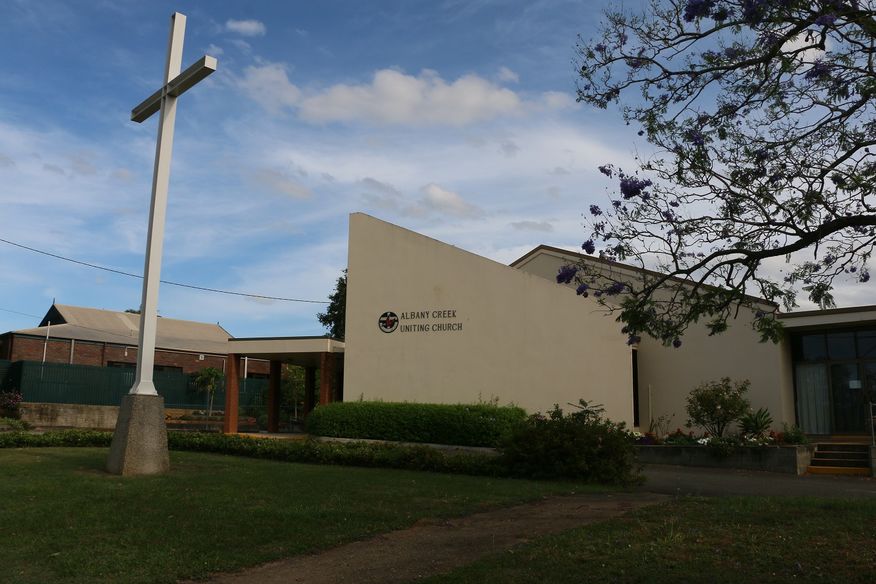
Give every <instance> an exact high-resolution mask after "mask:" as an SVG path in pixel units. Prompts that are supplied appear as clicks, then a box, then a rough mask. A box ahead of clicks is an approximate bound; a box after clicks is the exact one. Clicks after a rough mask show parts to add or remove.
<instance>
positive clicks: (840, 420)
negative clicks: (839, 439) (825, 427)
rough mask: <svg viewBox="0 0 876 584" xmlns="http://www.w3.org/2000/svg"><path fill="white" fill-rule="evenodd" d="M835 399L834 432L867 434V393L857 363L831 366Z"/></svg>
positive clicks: (832, 390)
mask: <svg viewBox="0 0 876 584" xmlns="http://www.w3.org/2000/svg"><path fill="white" fill-rule="evenodd" d="M830 388H831V392H832V394H833V395H832V397H833V431H834V433H836V434H856V433H861V432H865V431H866V430H867V426H866V425H865V423H864V422H865V419H864V411H865V409H866V408H865V404H866V400H865V399H864V398H865V395H866V393H867V392H866V391H865V390H864V383H863V381H862V380H861V376H860V375H859V372H858V364H857V363H834V364H832V365H831V366H830Z"/></svg>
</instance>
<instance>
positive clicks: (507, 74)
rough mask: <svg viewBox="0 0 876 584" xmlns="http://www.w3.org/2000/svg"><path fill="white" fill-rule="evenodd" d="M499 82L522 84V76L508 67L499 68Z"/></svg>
mask: <svg viewBox="0 0 876 584" xmlns="http://www.w3.org/2000/svg"><path fill="white" fill-rule="evenodd" d="M498 77H499V81H502V82H504V83H520V75H518V74H517V73H515V72H514V71H512V70H511V69H509V68H508V67H499V75H498Z"/></svg>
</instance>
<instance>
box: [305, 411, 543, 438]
mask: <svg viewBox="0 0 876 584" xmlns="http://www.w3.org/2000/svg"><path fill="white" fill-rule="evenodd" d="M525 419H526V412H524V411H523V410H522V409H521V408H518V407H511V406H503V407H499V406H496V405H492V404H476V405H462V404H458V405H445V404H417V403H392V402H336V403H331V404H326V405H321V406H319V407H317V408H316V409H315V410H313V411H312V412H311V413H310V415H309V416H308V417H307V432H308V433H310V434H313V435H315V436H332V437H336V438H366V439H373V440H391V441H396V442H425V443H432V444H453V445H459V446H496V445H497V444H498V443H499V441H500V439H501V438H502V436H503V435H505V434H507V433H508V432H509V431H510V430H511V429H512V428H514V427H515V426H517V425H519V424H521V423H523V421H524V420H525Z"/></svg>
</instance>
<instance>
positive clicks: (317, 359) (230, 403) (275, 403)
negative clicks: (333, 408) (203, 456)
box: [222, 337, 344, 434]
mask: <svg viewBox="0 0 876 584" xmlns="http://www.w3.org/2000/svg"><path fill="white" fill-rule="evenodd" d="M243 357H249V358H253V359H264V360H266V361H270V363H271V366H270V376H269V378H268V404H267V410H268V412H267V413H268V432H270V433H276V432H279V430H280V387H281V383H282V371H283V364H284V363H288V364H290V365H297V366H299V367H302V368H304V415H305V416H306V415H307V414H308V413H310V411H311V410H312V409H313V408H314V406H315V405H316V404H315V401H316V397H315V395H316V389H317V372H319V396H318V400H319V401H318V403H320V404H327V403H330V402H333V401H341V400H343V397H344V390H343V387H344V382H343V371H344V367H343V361H344V342H343V341H339V340H337V339H332V338H327V337H267V338H247V339H229V340H228V360H227V365H226V368H225V421H224V422H223V425H222V431H223V432H224V433H226V434H236V433H237V426H238V417H239V414H240V373H241V368H240V364H241V359H242V358H243Z"/></svg>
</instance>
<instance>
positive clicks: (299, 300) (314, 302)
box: [0, 238, 328, 316]
mask: <svg viewBox="0 0 876 584" xmlns="http://www.w3.org/2000/svg"><path fill="white" fill-rule="evenodd" d="M0 242H3V243H6V244H8V245H12V246H15V247H20V248H21V249H26V250H28V251H32V252H34V253H38V254H42V255H45V256H49V257H52V258H55V259H59V260H64V261H65V262H71V263H74V264H79V265H80V266H86V267H89V268H94V269H96V270H103V271H104V272H112V273H113V274H119V275H122V276H129V277H131V278H139V279H141V280H142V279H143V276H141V275H139V274H132V273H131V272H124V271H122V270H116V269H113V268H107V267H106V266H99V265H97V264H92V263H89V262H83V261H80V260H76V259H73V258H68V257H65V256H62V255H58V254H56V253H51V252H48V251H44V250H42V249H37V248H35V247H29V246H27V245H22V244H20V243H16V242H14V241H9V240H8V239H3V238H0ZM161 283H162V284H167V285H169V286H178V287H180V288H189V289H191V290H200V291H202V292H215V293H216V294H228V295H229V296H243V297H245V298H258V299H260V300H280V301H282V302H306V303H309V304H328V301H326V300H304V299H302V298H284V297H282V296H268V295H266V294H249V293H246V292H233V291H231V290H220V289H218V288H208V287H206V286H195V285H194V284H182V283H180V282H171V281H169V280H161ZM7 312H9V311H7ZM28 316H29V315H28Z"/></svg>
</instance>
